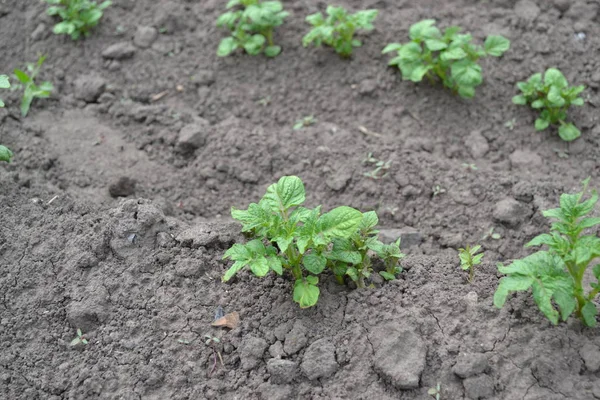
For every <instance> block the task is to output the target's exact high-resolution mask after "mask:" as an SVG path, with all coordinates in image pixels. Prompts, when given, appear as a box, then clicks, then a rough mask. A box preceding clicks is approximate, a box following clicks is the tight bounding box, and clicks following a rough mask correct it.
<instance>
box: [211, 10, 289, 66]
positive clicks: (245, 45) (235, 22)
mask: <svg viewBox="0 0 600 400" xmlns="http://www.w3.org/2000/svg"><path fill="white" fill-rule="evenodd" d="M226 8H227V9H228V10H231V11H227V12H226V13H224V14H222V15H221V16H219V18H218V19H217V26H218V27H225V28H227V29H229V30H230V32H231V36H229V37H226V38H225V39H223V40H221V43H220V44H219V48H218V50H217V55H218V56H219V57H226V56H228V55H230V54H232V53H233V52H234V51H236V50H237V49H244V50H245V51H246V53H248V54H250V55H253V56H255V55H258V54H260V53H263V52H264V53H265V55H266V56H267V57H275V56H277V55H278V54H279V53H281V47H280V46H277V45H275V43H274V42H273V30H274V29H275V28H276V27H278V26H279V25H281V24H283V20H284V19H285V18H286V17H287V16H288V15H289V13H288V12H286V11H283V5H282V4H281V3H280V2H279V1H262V0H229V3H227V7H226Z"/></svg>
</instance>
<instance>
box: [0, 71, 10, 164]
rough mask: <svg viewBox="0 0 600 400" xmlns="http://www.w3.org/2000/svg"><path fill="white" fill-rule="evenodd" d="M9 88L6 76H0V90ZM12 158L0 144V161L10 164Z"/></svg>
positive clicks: (1, 105) (0, 100) (7, 150)
mask: <svg viewBox="0 0 600 400" xmlns="http://www.w3.org/2000/svg"><path fill="white" fill-rule="evenodd" d="M8 88H10V81H9V80H8V76H6V75H0V89H8ZM3 107H4V102H3V101H2V99H0V108H3ZM12 157H13V152H12V151H10V149H9V148H8V147H6V146H3V145H1V144H0V161H6V162H10V160H11V159H12Z"/></svg>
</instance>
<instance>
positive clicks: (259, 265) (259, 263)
mask: <svg viewBox="0 0 600 400" xmlns="http://www.w3.org/2000/svg"><path fill="white" fill-rule="evenodd" d="M250 270H251V271H252V273H253V274H254V275H256V276H258V277H263V276H265V275H267V273H268V272H269V261H267V259H266V258H265V257H257V258H255V259H254V260H252V261H251V262H250Z"/></svg>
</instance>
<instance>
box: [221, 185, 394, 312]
mask: <svg viewBox="0 0 600 400" xmlns="http://www.w3.org/2000/svg"><path fill="white" fill-rule="evenodd" d="M304 201H305V191H304V184H303V183H302V180H301V179H300V178H298V177H296V176H284V177H282V178H281V179H279V181H278V182H277V183H275V184H272V185H270V186H269V187H268V189H267V192H266V194H265V195H264V196H263V198H262V199H261V200H260V201H259V202H258V204H257V203H251V204H250V205H249V206H248V209H246V210H238V209H235V208H232V211H231V215H232V216H233V218H234V219H236V220H238V221H240V222H241V223H242V231H243V232H248V233H250V234H252V235H253V236H254V238H255V239H253V240H251V241H249V242H248V243H246V244H239V243H236V244H234V245H233V246H232V247H231V248H230V249H229V250H227V251H226V252H225V255H224V256H223V259H228V258H229V259H231V260H233V261H234V263H233V265H232V266H231V267H230V268H229V269H228V270H227V272H226V273H225V275H224V276H223V281H224V282H226V281H228V280H230V279H231V278H232V277H233V276H234V275H235V274H236V273H237V272H238V271H240V270H241V269H242V268H244V267H246V266H247V267H249V268H250V270H251V271H252V273H253V274H254V275H256V276H258V277H263V276H265V275H267V274H268V273H269V271H274V272H275V273H276V274H278V275H282V274H283V273H284V271H288V272H289V273H290V274H291V275H292V277H293V279H294V290H293V299H294V301H295V302H297V303H298V304H299V305H300V307H301V308H306V307H311V306H314V305H315V304H316V303H317V301H318V299H319V294H320V290H319V287H318V286H317V284H318V282H319V278H318V275H320V274H321V273H322V272H323V271H325V269H330V270H332V271H333V273H334V274H335V275H336V278H337V280H338V282H340V283H344V277H345V276H349V277H350V278H351V279H352V280H354V281H355V282H357V286H359V287H364V286H365V283H364V279H365V278H368V277H369V275H370V273H371V260H370V258H369V254H368V251H369V250H373V251H374V252H375V253H377V254H378V255H380V256H384V257H387V258H386V259H384V262H386V263H389V272H390V273H391V274H395V273H398V272H399V271H398V270H397V269H394V268H393V267H394V265H393V260H394V259H395V260H396V264H397V260H398V259H399V258H401V256H402V255H401V253H399V250H398V252H394V251H392V250H390V249H389V248H385V249H379V248H378V247H377V246H379V245H381V246H383V244H381V243H380V242H379V241H377V240H376V239H375V237H374V236H375V235H376V233H377V231H374V230H373V227H374V226H375V225H376V224H377V222H378V219H377V215H376V214H375V212H373V211H371V212H367V213H364V214H363V213H361V212H360V211H358V210H356V209H354V208H351V207H347V206H341V207H336V208H334V209H333V210H331V211H329V212H326V213H322V212H321V206H318V207H316V208H314V209H308V208H305V207H303V206H301V205H302V204H303V203H304ZM378 250H380V251H379V252H378ZM388 253H389V255H388ZM386 265H388V264H386Z"/></svg>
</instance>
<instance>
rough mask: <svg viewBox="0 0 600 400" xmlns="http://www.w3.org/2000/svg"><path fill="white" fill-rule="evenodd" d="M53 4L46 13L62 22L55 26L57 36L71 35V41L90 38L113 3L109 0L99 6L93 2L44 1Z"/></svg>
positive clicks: (71, 0)
mask: <svg viewBox="0 0 600 400" xmlns="http://www.w3.org/2000/svg"><path fill="white" fill-rule="evenodd" d="M44 1H45V2H46V3H48V4H51V7H48V10H47V11H46V12H47V13H48V15H51V16H55V15H58V16H59V17H60V18H61V19H62V21H61V22H59V23H58V24H56V25H54V29H53V32H54V33H55V34H56V35H70V36H71V39H73V40H77V39H79V38H81V37H82V36H83V37H88V36H89V35H90V33H91V30H92V28H94V27H95V26H96V25H98V22H100V19H101V18H102V15H103V14H104V9H106V8H107V7H109V6H110V5H111V4H112V2H111V1H109V0H107V1H104V2H102V3H101V4H97V3H96V2H95V1H91V0H44Z"/></svg>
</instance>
